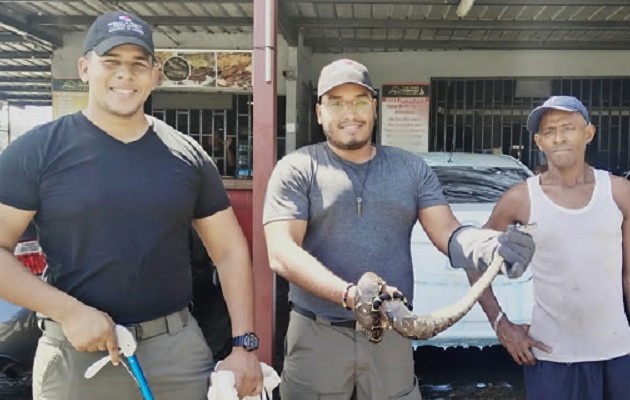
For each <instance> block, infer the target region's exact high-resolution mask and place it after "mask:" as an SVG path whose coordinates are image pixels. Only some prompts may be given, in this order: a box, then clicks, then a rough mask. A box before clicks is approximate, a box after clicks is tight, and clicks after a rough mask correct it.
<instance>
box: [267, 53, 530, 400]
mask: <svg viewBox="0 0 630 400" xmlns="http://www.w3.org/2000/svg"><path fill="white" fill-rule="evenodd" d="M374 96H375V91H374V89H373V86H372V83H371V79H370V77H369V74H368V71H367V69H366V68H365V66H363V65H361V64H359V63H357V62H355V61H352V60H338V61H335V62H333V63H331V64H329V65H328V66H326V67H324V69H323V70H322V72H321V75H320V79H319V83H318V97H319V104H317V107H316V112H317V119H318V122H319V123H320V124H321V125H322V127H323V130H324V133H325V135H326V138H327V140H326V142H324V143H319V144H316V145H312V146H307V147H304V148H302V149H300V150H298V151H296V152H294V153H292V154H289V155H287V156H286V157H285V158H283V159H282V160H281V161H279V162H278V165H277V166H276V168H275V169H274V172H273V174H272V177H271V180H270V181H269V186H268V189H267V198H266V201H265V209H264V217H263V218H264V221H263V223H264V224H265V236H266V240H267V246H268V250H269V258H270V265H271V268H273V270H274V271H275V272H276V273H278V274H279V275H281V276H282V277H284V278H286V279H287V280H288V281H289V282H290V292H289V300H290V301H291V307H292V312H291V315H290V321H289V328H288V332H287V337H286V346H285V360H284V368H283V372H282V375H283V379H282V384H281V397H282V399H284V400H294V399H295V400H297V399H300V400H302V399H307V398H329V397H328V396H331V397H330V398H335V399H350V396H351V395H352V393H353V392H356V394H357V398H358V400H362V399H420V398H421V395H420V391H419V389H418V386H417V382H416V380H415V378H414V373H413V357H412V351H411V343H410V341H408V340H407V339H405V338H402V337H401V336H400V335H398V334H396V333H394V332H391V331H390V332H387V333H385V335H384V338H383V341H382V342H381V343H380V344H379V345H374V344H372V343H369V342H368V340H367V339H366V337H365V336H364V335H363V334H362V333H361V332H359V331H357V330H356V329H355V321H354V320H353V315H352V312H351V311H350V310H351V308H352V306H353V304H352V303H353V296H354V294H355V292H356V287H355V286H354V285H353V283H352V282H357V281H358V280H359V278H360V277H361V276H362V275H363V274H364V273H365V272H368V271H371V272H375V273H376V274H378V275H379V276H381V277H382V278H383V279H385V281H387V284H388V286H387V287H386V289H385V290H386V291H388V292H390V293H391V292H393V291H394V290H396V289H397V290H400V291H401V292H402V293H404V294H406V295H408V296H410V295H411V294H412V292H413V268H412V263H411V252H410V237H411V231H412V228H413V226H414V224H415V223H416V221H418V220H419V221H420V222H421V224H422V226H423V228H424V229H425V231H426V232H427V234H428V236H429V238H430V239H431V240H432V242H433V243H434V245H435V246H436V247H437V248H438V249H439V250H440V251H442V252H443V253H445V254H446V253H448V254H449V256H450V258H451V262H452V263H453V265H454V266H458V267H464V268H474V269H478V270H483V269H484V268H485V267H486V266H487V265H488V263H489V260H491V259H492V257H493V256H494V255H495V254H496V253H498V254H500V255H501V256H503V257H504V258H505V260H506V265H508V266H510V267H511V266H513V267H514V268H511V270H518V271H522V270H523V269H524V267H526V265H527V264H528V263H529V260H530V259H531V255H532V254H533V242H532V241H531V237H529V236H527V235H525V234H518V233H514V232H512V233H509V232H507V233H500V232H496V231H490V230H479V229H475V228H471V227H465V228H464V229H462V227H461V226H460V224H459V222H458V221H457V220H456V219H455V217H454V216H453V214H452V212H451V210H450V208H449V207H448V204H447V203H446V200H445V199H444V196H443V194H442V190H441V187H440V183H439V181H438V179H437V177H436V176H435V174H434V173H433V171H432V170H431V169H430V168H429V167H428V166H427V164H426V163H425V162H424V161H423V160H422V159H420V158H419V157H417V156H415V155H413V154H411V153H409V152H407V151H404V150H401V149H397V148H394V147H388V146H373V145H372V143H371V138H372V131H373V129H374V125H375V121H376V105H377V101H376V99H375V98H374ZM515 235H516V236H517V237H515ZM499 242H501V244H499ZM516 267H519V268H516ZM520 267H522V268H520ZM507 270H508V271H509V270H510V268H507ZM508 274H509V272H508ZM385 366H386V367H385ZM392 366H394V367H393V368H392Z"/></svg>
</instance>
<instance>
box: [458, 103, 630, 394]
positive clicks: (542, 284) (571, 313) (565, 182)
mask: <svg viewBox="0 0 630 400" xmlns="http://www.w3.org/2000/svg"><path fill="white" fill-rule="evenodd" d="M527 128H528V130H529V131H530V132H531V133H533V134H534V141H535V142H536V144H537V145H538V147H539V148H540V149H541V150H542V151H543V152H544V153H545V155H546V156H547V160H548V170H547V171H546V172H544V173H542V174H541V175H537V176H534V177H532V178H529V179H528V180H527V182H524V183H522V184H520V185H517V186H515V187H513V188H511V189H510V190H508V191H507V192H506V193H505V194H504V195H503V197H502V198H501V199H500V200H499V202H498V203H497V205H496V206H495V208H494V210H493V212H492V215H491V216H490V219H489V221H488V223H487V227H489V228H492V229H497V230H504V229H506V227H507V226H508V225H511V224H527V223H536V224H537V228H536V229H535V230H534V232H533V234H532V236H533V237H534V241H535V243H536V253H535V254H534V258H533V260H532V262H531V264H530V268H531V271H532V275H533V279H534V300H535V303H534V311H533V315H532V322H531V326H530V325H516V324H512V323H511V322H510V321H509V319H508V316H507V315H505V314H503V311H502V310H501V306H500V305H499V304H498V302H497V300H496V297H495V296H494V294H493V292H492V289H491V288H490V289H488V290H486V292H485V293H484V294H483V296H482V298H481V299H480V300H479V303H480V304H481V306H482V308H483V310H484V312H485V313H486V315H487V316H488V319H489V321H490V323H491V324H492V325H493V326H494V328H495V330H496V332H497V336H498V338H499V340H500V341H501V344H503V346H504V347H505V348H506V349H507V350H508V351H509V353H510V355H511V356H512V357H513V358H514V360H515V361H516V362H517V363H518V364H520V365H524V366H525V386H526V390H527V399H528V400H529V399H531V400H533V399H536V400H542V399H549V400H551V399H553V400H565V399H566V400H578V399H580V400H582V399H583V400H604V399H606V400H621V399H628V398H630V356H629V355H628V354H630V327H629V326H628V322H627V320H626V317H625V313H624V291H625V296H626V297H628V296H630V267H629V266H628V265H627V264H628V260H627V259H626V258H627V257H630V217H629V216H630V182H628V181H626V180H625V179H622V178H618V177H614V176H611V175H610V174H609V173H608V172H606V171H601V170H596V169H593V168H591V167H590V166H589V165H587V164H586V162H585V160H584V159H585V153H586V146H587V145H588V144H589V143H590V142H591V141H592V140H593V137H594V135H595V127H594V126H593V125H592V124H591V123H590V119H589V115H588V111H587V110H586V108H585V107H584V105H583V104H582V103H581V102H580V101H579V100H578V99H576V98H575V97H569V96H554V97H551V98H549V99H548V100H547V101H545V103H544V104H543V105H542V106H540V107H538V108H536V109H534V110H533V111H532V112H531V114H530V115H529V117H528V119H527ZM467 272H468V271H467ZM468 275H469V279H470V280H471V282H475V281H476V280H477V279H478V277H479V276H480V274H478V273H476V272H472V271H471V272H468ZM626 300H628V298H627V299H626ZM628 304H630V302H628Z"/></svg>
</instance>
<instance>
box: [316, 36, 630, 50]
mask: <svg viewBox="0 0 630 400" xmlns="http://www.w3.org/2000/svg"><path fill="white" fill-rule="evenodd" d="M305 45H306V46H308V47H311V48H313V49H348V48H358V47H364V48H378V49H380V48H384V49H391V50H394V49H396V50H397V49H413V50H477V49H484V50H519V49H521V50H534V49H536V50H545V49H553V50H630V41H606V42H601V41H594V40H590V41H565V40H554V41H516V40H514V41H505V40H483V41H481V40H369V39H348V40H335V39H331V38H318V39H308V40H306V42H305Z"/></svg>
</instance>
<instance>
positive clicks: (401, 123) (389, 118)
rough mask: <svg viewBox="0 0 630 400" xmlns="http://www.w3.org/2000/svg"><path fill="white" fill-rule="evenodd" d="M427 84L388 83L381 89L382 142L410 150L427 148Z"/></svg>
mask: <svg viewBox="0 0 630 400" xmlns="http://www.w3.org/2000/svg"><path fill="white" fill-rule="evenodd" d="M429 94H430V85H429V84H428V83H391V84H385V85H383V90H382V91H381V142H382V144H385V145H389V146H396V147H401V148H403V149H405V150H408V151H411V152H413V153H419V152H424V151H429Z"/></svg>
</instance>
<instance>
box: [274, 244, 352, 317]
mask: <svg viewBox="0 0 630 400" xmlns="http://www.w3.org/2000/svg"><path fill="white" fill-rule="evenodd" d="M268 248H269V255H270V263H271V268H272V269H273V270H274V271H275V272H276V273H277V274H279V275H280V276H282V277H283V278H285V279H286V280H287V281H289V282H291V283H293V284H294V285H297V286H299V287H300V288H302V289H304V290H306V291H308V292H309V293H312V294H314V295H315V296H317V297H320V298H323V299H325V300H328V301H330V302H333V303H336V304H339V305H341V298H342V296H343V293H344V291H345V289H346V285H347V282H346V281H344V280H343V279H342V278H340V277H339V276H337V275H335V274H334V273H333V272H332V271H330V270H329V269H328V268H326V267H325V266H324V265H323V264H322V263H320V262H319V261H318V260H317V259H316V258H315V257H313V256H312V255H311V254H310V253H308V252H307V251H306V250H304V249H303V248H301V247H300V246H298V245H297V244H296V243H295V242H284V243H282V244H278V245H272V246H268ZM274 249H277V250H275V251H274ZM355 283H356V282H355Z"/></svg>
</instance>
